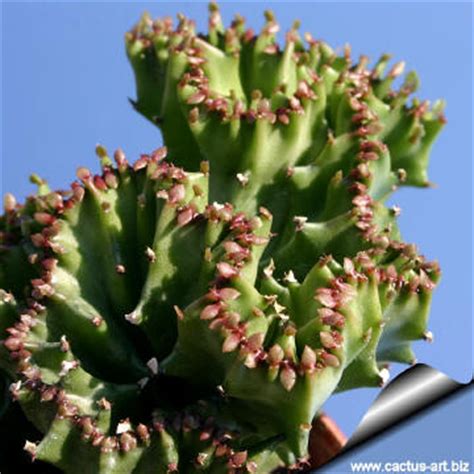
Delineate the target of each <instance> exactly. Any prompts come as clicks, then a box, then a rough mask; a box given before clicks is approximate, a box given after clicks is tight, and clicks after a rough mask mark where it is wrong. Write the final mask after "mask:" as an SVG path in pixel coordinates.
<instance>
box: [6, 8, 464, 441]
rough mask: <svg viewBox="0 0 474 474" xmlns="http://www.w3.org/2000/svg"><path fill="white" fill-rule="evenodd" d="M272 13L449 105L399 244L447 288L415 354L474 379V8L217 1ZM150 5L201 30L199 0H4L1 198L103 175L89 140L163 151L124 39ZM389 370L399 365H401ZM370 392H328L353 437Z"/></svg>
mask: <svg viewBox="0 0 474 474" xmlns="http://www.w3.org/2000/svg"><path fill="white" fill-rule="evenodd" d="M268 7H271V8H272V9H273V10H274V11H275V13H276V14H277V17H278V19H279V20H280V23H281V25H282V30H283V31H285V30H286V29H288V28H289V27H290V25H291V23H292V21H293V20H294V18H295V17H298V18H299V19H301V20H302V28H301V29H302V31H303V32H304V31H310V32H311V33H313V35H314V36H315V37H317V38H322V39H325V40H326V41H327V42H328V43H329V44H331V45H332V46H333V47H335V48H337V47H342V46H343V45H344V44H345V43H346V42H349V43H350V44H351V45H352V51H353V56H354V57H358V55H359V54H361V53H365V54H368V55H369V56H370V58H371V59H372V60H376V59H377V58H378V56H379V55H380V54H381V53H384V52H390V53H393V55H394V60H400V59H403V60H405V61H406V62H407V66H408V69H410V68H414V69H416V70H417V71H418V73H419V75H420V77H421V80H422V87H421V90H420V91H419V93H418V95H419V96H420V97H422V98H428V99H432V100H434V99H437V98H440V97H443V98H445V99H446V100H447V102H448V107H447V111H446V115H447V118H448V125H447V127H446V128H445V130H444V131H443V132H442V134H441V137H440V139H439V140H438V141H437V143H436V144H435V147H434V150H433V153H432V164H431V166H430V178H431V180H432V181H433V182H434V183H436V184H437V189H431V190H420V189H403V190H401V191H399V192H398V193H397V194H396V195H395V197H394V198H393V199H392V202H393V203H396V204H399V205H400V206H401V207H402V209H403V211H404V212H403V213H402V216H401V218H400V225H401V228H402V232H403V236H404V238H405V240H407V241H410V242H415V243H417V244H418V245H419V247H420V249H421V250H422V251H423V253H425V254H426V255H427V256H428V257H429V258H431V259H438V260H439V261H440V263H441V266H442V269H443V280H442V283H441V285H440V286H439V287H438V289H437V290H436V292H435V295H434V301H433V310H432V314H431V323H430V328H431V330H432V331H433V333H434V335H435V342H434V343H433V344H431V345H429V344H426V343H417V344H416V345H415V346H416V347H415V348H416V352H417V355H418V359H419V360H420V361H423V362H425V363H428V364H430V365H432V366H434V367H436V368H438V369H439V370H441V371H443V372H445V373H446V374H448V375H450V376H451V377H453V378H455V379H457V380H459V381H463V382H467V381H468V380H469V379H470V378H471V374H472V365H473V364H472V342H471V341H472V304H471V292H472V276H471V268H472V252H471V240H472V230H471V219H472V200H471V178H472V174H471V171H472V170H471V156H472V154H471V133H472V132H471V130H472V118H471V100H472V93H471V84H472V70H471V65H472V57H471V54H472V47H471V28H472V26H471V25H472V11H471V10H472V6H471V5H470V4H468V3H411V4H409V3H355V2H351V3H338V2H332V3H316V2H314V3H307V2H306V3H297V2H292V3H290V2H278V3H267V2H265V3H259V2H232V3H231V2H222V3H221V9H222V12H223V16H224V19H225V21H226V22H229V21H230V19H231V17H232V15H233V13H235V12H239V13H241V14H242V15H244V16H245V17H246V18H247V21H248V23H249V25H250V26H252V27H254V28H255V29H257V30H258V29H259V28H260V27H261V25H262V22H263V20H262V11H263V9H264V8H268ZM144 10H148V11H150V13H151V14H152V15H153V16H158V15H172V16H174V15H175V14H176V13H177V12H184V13H185V14H187V15H188V16H191V17H193V18H195V19H196V20H197V23H198V27H199V29H200V30H202V29H204V28H206V27H207V8H206V4H204V3H201V2H193V3H177V2H175V3H165V2H155V3H140V2H135V3H133V4H132V3H115V2H114V3H112V2H105V3H95V2H90V3H78V2H74V3H69V2H67V3H5V4H3V12H2V13H3V15H2V16H3V18H2V41H3V43H2V68H3V70H2V74H1V79H2V104H1V110H2V126H1V130H2V139H1V143H2V155H1V156H2V179H1V186H2V188H1V192H2V193H4V192H7V191H12V192H14V193H15V194H16V195H17V197H18V198H19V199H21V200H23V199H24V198H25V196H26V195H27V194H29V193H30V192H32V190H33V187H32V185H31V184H29V183H28V176H29V174H30V173H32V172H33V171H36V172H39V174H40V175H41V176H42V177H44V178H47V179H48V180H49V182H50V183H51V185H52V186H53V187H55V188H58V187H59V188H60V187H65V186H66V185H67V184H68V183H70V182H71V181H72V180H73V179H74V177H75V169H76V168H77V166H79V165H84V166H88V167H90V168H93V169H97V166H98V163H97V159H96V157H95V154H94V147H95V144H96V143H99V142H100V143H102V144H104V145H105V146H106V147H108V148H109V149H110V150H113V149H115V148H117V147H119V146H120V147H122V148H123V149H124V150H125V152H126V153H127V155H128V156H129V157H130V158H133V159H135V158H136V157H138V155H139V153H140V152H146V151H151V150H152V149H154V148H156V147H157V146H158V145H160V143H161V138H160V135H159V132H158V130H157V129H155V128H154V127H153V126H152V125H151V124H150V123H148V122H147V121H145V120H144V119H143V118H141V117H140V116H139V115H137V114H136V112H134V111H133V110H132V108H131V106H130V105H129V103H128V100H127V97H132V98H134V96H135V91H134V81H133V76H132V71H131V68H130V67H129V65H128V62H127V59H126V57H125V52H124V46H123V35H124V32H125V31H126V30H127V29H129V28H130V27H131V26H132V25H133V24H134V22H135V21H136V20H137V19H138V18H139V16H140V14H141V12H143V11H144ZM394 369H395V370H394V373H396V372H397V371H399V370H400V368H397V367H395V368H394ZM376 394H377V391H376V390H358V391H351V392H350V393H347V394H342V395H337V396H334V397H332V399H331V400H330V402H329V403H328V405H327V409H328V411H329V412H330V413H331V414H332V415H333V416H334V417H335V418H336V419H337V420H338V422H339V423H340V424H341V426H342V427H343V429H345V431H346V432H347V433H351V432H352V430H353V428H354V427H355V426H356V424H357V423H358V421H359V420H360V418H361V416H362V415H363V413H364V412H365V410H366V408H367V407H368V406H369V405H370V403H371V402H372V400H373V398H374V397H375V396H376Z"/></svg>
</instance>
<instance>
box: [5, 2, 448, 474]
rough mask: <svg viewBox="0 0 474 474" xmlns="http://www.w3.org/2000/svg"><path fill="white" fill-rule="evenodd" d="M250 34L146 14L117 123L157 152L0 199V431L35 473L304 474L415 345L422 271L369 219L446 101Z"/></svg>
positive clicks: (414, 180) (412, 81) (425, 294)
mask: <svg viewBox="0 0 474 474" xmlns="http://www.w3.org/2000/svg"><path fill="white" fill-rule="evenodd" d="M265 17H266V23H265V25H264V27H263V29H262V31H261V33H260V34H259V35H254V33H253V32H252V31H251V30H250V29H247V28H246V27H245V23H244V19H243V18H241V17H240V16H237V17H236V18H235V20H234V21H233V22H232V24H231V26H230V27H229V28H227V29H225V28H224V27H223V25H222V22H221V19H220V14H219V11H218V9H217V7H216V6H215V5H211V7H210V21H209V31H208V34H207V35H206V36H203V35H198V34H197V33H196V32H195V30H194V24H193V22H192V21H191V20H189V19H187V18H185V17H184V16H180V17H179V21H178V25H177V27H176V28H174V27H173V22H172V20H170V19H168V18H165V19H159V20H155V21H153V20H152V19H151V18H150V17H149V16H148V15H144V16H143V18H142V19H141V20H140V22H139V23H138V24H137V26H135V27H134V28H133V29H132V30H131V31H130V32H129V33H127V35H126V47H127V53H128V56H129V59H130V62H131V64H132V66H133V69H134V71H135V76H136V83H137V99H136V101H134V106H135V108H136V109H137V110H138V111H139V112H140V113H141V114H143V115H144V116H145V117H147V118H148V119H150V120H151V121H152V122H153V123H156V124H157V125H158V126H159V127H160V129H161V132H162V135H163V140H164V144H165V145H166V147H162V148H159V149H157V150H155V151H153V152H152V153H150V154H145V155H142V156H141V157H140V158H139V159H138V160H137V161H135V163H133V164H129V162H128V161H127V159H126V158H125V155H124V153H123V152H122V151H121V150H117V151H116V152H115V153H114V155H113V159H112V158H111V157H109V154H108V153H107V151H106V149H105V148H104V147H103V146H98V147H97V149H96V151H97V155H98V157H99V160H100V164H101V171H100V172H99V173H98V174H93V173H92V172H91V171H89V170H88V169H86V168H79V169H78V171H77V180H76V181H74V182H73V184H72V186H71V188H70V190H68V191H58V192H54V191H51V190H50V189H49V187H48V185H47V184H46V182H45V181H43V180H42V179H40V178H39V177H38V176H36V175H35V176H33V181H34V182H35V183H36V184H37V185H38V191H37V193H36V194H35V195H32V196H30V197H28V198H27V200H26V202H25V203H24V204H18V203H17V202H16V200H15V198H14V197H13V195H11V194H7V195H6V196H5V202H4V207H5V212H4V214H3V215H2V216H1V217H0V264H1V267H0V288H2V289H1V290H0V339H1V340H2V344H1V345H0V372H1V378H0V382H1V384H3V385H4V386H5V387H9V389H8V390H6V393H7V395H6V396H5V398H4V399H2V401H1V403H0V417H1V416H2V413H3V416H4V419H5V420H7V419H8V420H12V419H13V420H14V422H15V420H17V422H18V423H20V421H19V420H20V418H21V417H23V419H24V420H23V421H24V423H26V424H31V425H32V430H33V431H32V432H34V433H36V437H34V439H29V438H28V439H24V442H25V449H26V451H27V452H28V453H29V454H30V455H31V457H32V459H33V460H39V461H43V462H45V463H49V464H51V465H54V466H56V467H57V468H59V469H61V470H62V471H64V472H66V473H81V474H82V473H84V472H87V473H100V474H105V473H107V474H108V473H132V472H133V473H152V472H153V473H171V472H175V471H176V472H178V471H179V472H182V473H193V472H200V471H203V472H209V473H227V472H229V473H244V472H248V473H262V474H265V473H270V472H272V471H274V470H275V469H278V468H286V469H290V470H292V469H295V470H296V469H304V468H307V467H308V466H309V465H310V464H311V458H310V457H309V455H308V440H309V435H310V430H311V426H312V423H313V420H314V419H315V417H317V416H318V414H319V413H320V411H321V408H322V406H323V405H324V403H325V401H326V400H327V399H328V398H329V397H330V396H331V395H332V394H333V393H335V392H338V391H342V390H348V389H355V388H358V387H379V386H382V385H383V384H384V383H385V382H386V380H387V376H388V371H387V365H388V364H389V363H390V362H399V363H400V362H401V363H407V364H411V363H413V362H414V360H415V356H414V354H413V352H412V349H411V343H412V341H414V340H417V339H428V340H429V339H430V338H431V333H430V332H429V331H427V328H426V325H427V319H428V314H429V307H430V301H431V295H432V291H433V288H434V287H435V285H436V283H437V282H438V279H439V269H438V266H437V264H436V263H432V262H428V261H426V260H425V259H424V258H423V257H422V256H420V255H419V254H418V253H417V250H416V248H415V247H414V246H413V245H410V244H406V243H404V242H403V241H402V240H401V237H400V233H399V230H398V227H397V216H398V214H399V212H400V210H399V209H398V208H397V207H392V208H388V207H387V206H386V205H385V204H384V203H385V201H386V199H387V198H388V197H389V196H390V194H391V193H392V192H393V191H394V190H396V188H397V187H398V186H401V185H413V186H427V185H428V184H429V182H428V178H427V174H426V169H427V165H428V157H429V152H430V148H431V145H432V143H433V141H434V139H435V137H436V135H437V134H438V132H439V131H440V130H441V128H442V126H443V124H444V123H445V119H444V116H443V113H442V109H443V104H442V103H441V102H437V103H435V104H434V105H433V107H432V108H430V107H429V104H428V103H427V102H420V101H418V100H417V99H413V100H412V101H411V102H409V96H410V94H411V93H412V92H413V91H414V90H415V89H416V87H417V83H418V81H417V78H416V75H415V74H414V73H409V74H408V75H407V76H406V79H405V82H403V84H402V85H401V87H400V89H399V90H393V89H392V82H393V81H394V79H395V78H396V77H397V76H399V75H400V74H402V71H403V63H397V64H395V65H394V66H393V67H392V68H391V69H390V70H389V72H388V73H386V74H385V73H384V70H385V68H386V67H387V63H388V62H389V58H388V56H382V58H381V59H380V60H379V62H377V63H376V65H375V66H374V67H373V68H372V69H369V68H368V59H367V58H366V57H361V58H360V60H359V61H358V62H356V63H353V62H352V60H351V57H350V51H349V49H347V48H346V50H345V51H344V54H343V55H342V56H337V55H336V54H335V53H334V52H333V50H332V49H331V48H330V47H329V46H328V45H327V44H325V43H324V42H322V41H317V40H315V39H313V38H312V37H311V35H309V34H307V35H305V37H304V38H305V42H304V41H303V40H302V39H301V37H300V35H299V33H298V25H297V24H295V25H294V26H293V27H292V28H291V30H290V31H289V32H288V33H287V34H286V43H285V46H284V47H283V48H280V46H279V44H278V43H277V41H276V33H277V31H278V24H277V23H276V21H275V18H274V17H273V15H272V14H271V13H270V12H266V14H265ZM18 406H19V407H20V408H21V410H18ZM12 410H17V412H16V413H17V415H15V416H17V419H16V418H12V416H11V415H9V413H11V411H12ZM335 417H336V419H337V414H335ZM25 418H26V419H25ZM26 420H27V421H26ZM9 423H10V422H9ZM12 423H13V422H12ZM4 426H7V425H6V424H5V425H4ZM33 427H34V428H33ZM0 431H1V430H0ZM25 436H26V434H25ZM311 450H312V452H317V450H318V446H317V445H316V446H312V448H311ZM33 466H34V464H33Z"/></svg>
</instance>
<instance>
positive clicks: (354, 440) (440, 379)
mask: <svg viewBox="0 0 474 474" xmlns="http://www.w3.org/2000/svg"><path fill="white" fill-rule="evenodd" d="M472 383H473V380H471V382H470V383H467V384H462V383H459V382H456V381H454V380H452V379H451V378H450V377H448V376H447V375H445V374H443V373H442V372H440V371H438V370H436V369H433V368H432V367H430V366H428V365H425V364H416V365H414V366H413V367H410V368H409V369H407V370H406V371H405V372H403V373H402V374H400V375H398V376H397V377H396V378H395V379H393V381H392V382H390V383H389V384H388V385H387V386H386V387H385V388H384V389H383V390H382V392H381V393H380V395H379V396H378V397H377V398H376V399H375V401H374V403H373V404H372V405H371V407H370V408H369V410H368V411H367V413H366V414H365V416H364V417H363V418H362V420H361V422H360V423H359V425H358V427H357V428H356V430H355V431H354V433H353V434H352V436H351V437H350V438H349V440H348V442H347V443H346V444H345V445H344V447H343V448H342V449H341V450H340V451H339V452H338V454H337V455H335V456H334V457H332V458H331V459H330V461H328V463H329V462H333V461H335V460H336V459H340V458H341V457H343V456H346V455H347V454H348V453H349V452H350V451H352V450H354V449H355V448H357V447H359V446H361V445H362V444H364V443H366V442H367V441H369V440H371V439H373V438H374V437H376V436H377V435H380V434H381V433H383V432H386V431H388V430H389V429H391V428H393V427H395V426H396V425H399V424H400V423H402V422H403V421H405V420H407V419H408V418H410V417H412V416H414V415H416V414H417V413H420V412H422V411H424V410H425V409H427V408H429V407H430V406H432V405H434V404H436V403H437V402H439V401H441V400H443V399H445V398H447V397H449V396H450V395H453V394H454V393H455V392H458V391H459V390H461V389H463V388H466V387H468V386H469V385H471V384H472ZM328 463H325V464H323V465H321V466H319V467H318V469H315V470H313V471H311V472H321V471H322V470H321V467H323V466H324V465H327V464H328Z"/></svg>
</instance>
